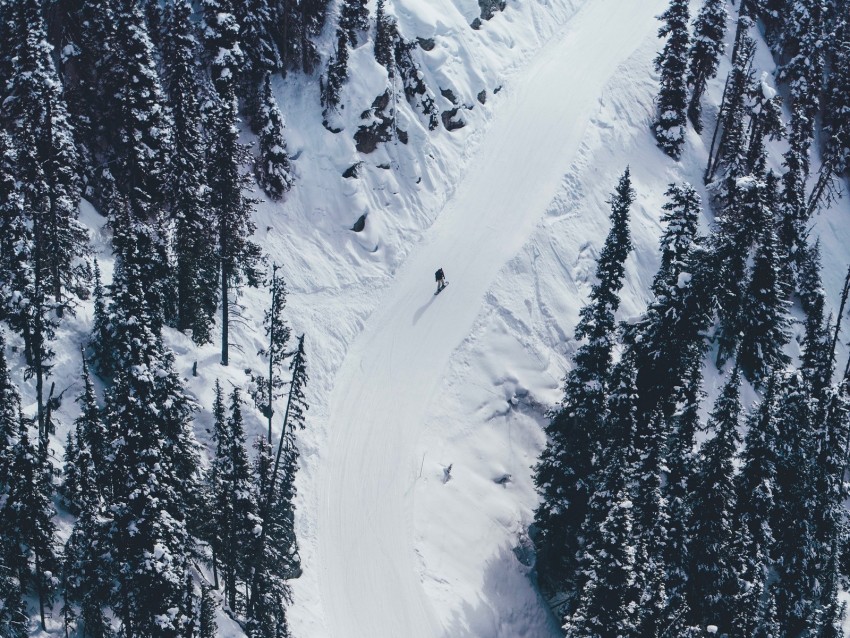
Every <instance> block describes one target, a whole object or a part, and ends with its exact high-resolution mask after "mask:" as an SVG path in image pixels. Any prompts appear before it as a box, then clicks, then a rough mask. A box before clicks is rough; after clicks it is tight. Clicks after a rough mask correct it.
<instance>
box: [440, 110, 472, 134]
mask: <svg viewBox="0 0 850 638" xmlns="http://www.w3.org/2000/svg"><path fill="white" fill-rule="evenodd" d="M459 112H460V109H458V108H453V109H452V110H450V111H443V112H442V114H441V117H442V118H443V126H445V127H446V130H447V131H455V130H457V129H459V128H463V127H464V126H466V122H465V121H464V120H463V117H462V116H459Z"/></svg>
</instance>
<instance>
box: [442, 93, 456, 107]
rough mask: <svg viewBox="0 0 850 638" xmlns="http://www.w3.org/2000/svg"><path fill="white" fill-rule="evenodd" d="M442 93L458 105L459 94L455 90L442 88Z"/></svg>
mask: <svg viewBox="0 0 850 638" xmlns="http://www.w3.org/2000/svg"><path fill="white" fill-rule="evenodd" d="M440 95H442V96H443V97H444V98H446V99H447V100H448V101H449V102H451V103H452V104H454V105H455V106H457V103H458V99H457V96H456V95H455V92H454V91H452V90H451V89H440Z"/></svg>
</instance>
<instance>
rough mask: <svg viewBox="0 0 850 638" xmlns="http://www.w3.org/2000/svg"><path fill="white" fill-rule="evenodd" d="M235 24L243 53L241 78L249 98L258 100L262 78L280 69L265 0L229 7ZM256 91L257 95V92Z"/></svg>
mask: <svg viewBox="0 0 850 638" xmlns="http://www.w3.org/2000/svg"><path fill="white" fill-rule="evenodd" d="M233 7H234V10H235V12H236V19H237V21H238V23H239V27H240V28H239V47H240V48H241V49H242V51H243V53H244V54H245V67H244V71H243V73H244V76H245V79H246V84H247V86H246V88H247V93H248V96H249V99H251V98H250V96H251V95H252V94H254V95H257V96H258V97H260V100H255V102H260V101H261V100H262V83H263V78H264V77H265V76H267V75H270V74H272V73H276V72H277V71H279V70H280V68H281V59H280V54H279V53H278V48H277V45H276V44H275V42H274V37H273V35H272V32H271V30H272V23H273V21H274V19H275V18H276V16H275V14H274V8H273V7H272V5H271V3H270V2H269V0H247V1H244V0H243V1H242V2H236V3H234V5H233ZM258 90H259V92H258Z"/></svg>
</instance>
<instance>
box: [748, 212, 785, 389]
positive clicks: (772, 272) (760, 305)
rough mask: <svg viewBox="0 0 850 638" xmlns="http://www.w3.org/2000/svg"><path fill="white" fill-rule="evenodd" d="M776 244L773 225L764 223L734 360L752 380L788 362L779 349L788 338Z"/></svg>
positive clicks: (756, 379)
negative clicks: (741, 333)
mask: <svg viewBox="0 0 850 638" xmlns="http://www.w3.org/2000/svg"><path fill="white" fill-rule="evenodd" d="M777 243H778V242H777V239H776V233H775V232H774V230H773V225H772V224H768V225H766V227H765V229H764V231H763V233H762V237H761V244H760V245H759V247H758V250H757V251H756V254H755V259H754V262H753V268H752V272H751V274H750V281H749V285H748V288H747V294H746V299H745V301H744V305H743V307H742V320H741V324H740V325H741V328H742V330H743V336H742V337H741V345H740V349H739V351H738V361H739V362H740V364H741V368H742V369H743V370H744V373H745V374H746V376H747V378H748V379H750V380H751V381H754V382H760V381H761V380H762V379H763V378H764V377H765V376H766V375H767V374H769V372H770V371H771V370H773V369H778V368H781V367H782V366H783V365H784V364H786V363H787V362H788V361H789V358H788V355H786V354H785V353H784V352H783V347H784V346H785V344H787V343H788V341H789V339H790V334H789V327H790V321H789V318H788V315H787V308H788V305H789V304H788V301H787V300H788V289H787V287H786V286H785V285H784V282H783V281H782V279H781V272H782V267H781V263H780V261H779V255H778V254H777V253H778V245H777Z"/></svg>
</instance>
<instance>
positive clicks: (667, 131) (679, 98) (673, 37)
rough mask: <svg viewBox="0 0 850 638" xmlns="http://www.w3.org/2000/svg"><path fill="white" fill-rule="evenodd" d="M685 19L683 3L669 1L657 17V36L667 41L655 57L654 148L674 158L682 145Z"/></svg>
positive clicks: (681, 0)
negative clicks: (657, 87) (657, 83)
mask: <svg viewBox="0 0 850 638" xmlns="http://www.w3.org/2000/svg"><path fill="white" fill-rule="evenodd" d="M689 17H690V15H689V9H688V2H687V1H686V0H670V6H669V7H668V9H667V11H665V12H664V13H663V14H662V15H661V16H660V17H659V19H660V20H662V21H664V25H663V26H662V27H661V28H660V29H659V30H658V37H659V38H665V37H666V38H667V41H666V43H665V44H664V48H663V49H662V51H661V52H660V53H659V54H658V57H656V58H655V68H656V70H657V71H658V73H659V74H660V76H661V77H660V83H661V86H660V89H659V91H658V98H657V108H658V118H657V119H656V121H655V124H654V125H653V130H654V131H655V138H656V139H657V140H658V145H659V146H660V147H661V149H662V150H663V151H664V152H665V153H667V154H668V155H669V156H670V157H672V158H674V159H679V157H680V156H681V155H682V144H684V142H685V125H686V121H687V119H686V116H685V112H686V110H687V108H688V89H687V85H686V73H687V68H688V43H689V37H688V20H689Z"/></svg>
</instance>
